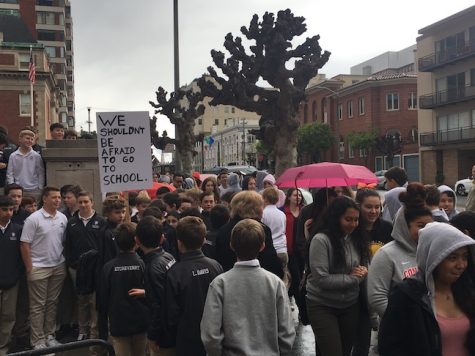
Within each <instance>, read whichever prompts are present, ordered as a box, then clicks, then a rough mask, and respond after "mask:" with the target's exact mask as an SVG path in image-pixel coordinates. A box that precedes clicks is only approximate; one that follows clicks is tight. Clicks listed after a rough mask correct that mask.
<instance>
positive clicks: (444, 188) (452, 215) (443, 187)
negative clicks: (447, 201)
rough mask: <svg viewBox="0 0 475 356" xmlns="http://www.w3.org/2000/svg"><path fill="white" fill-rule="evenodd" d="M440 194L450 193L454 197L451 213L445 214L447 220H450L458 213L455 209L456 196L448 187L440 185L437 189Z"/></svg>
mask: <svg viewBox="0 0 475 356" xmlns="http://www.w3.org/2000/svg"><path fill="white" fill-rule="evenodd" d="M438 189H439V192H440V194H442V193H446V192H451V193H452V194H453V196H454V209H453V210H452V211H449V212H447V215H448V217H449V220H450V219H452V218H453V217H454V216H455V215H457V214H458V213H459V211H458V210H457V209H456V208H455V207H456V206H457V194H455V192H454V191H453V190H452V188H450V187H449V186H448V185H441V186H439V187H438Z"/></svg>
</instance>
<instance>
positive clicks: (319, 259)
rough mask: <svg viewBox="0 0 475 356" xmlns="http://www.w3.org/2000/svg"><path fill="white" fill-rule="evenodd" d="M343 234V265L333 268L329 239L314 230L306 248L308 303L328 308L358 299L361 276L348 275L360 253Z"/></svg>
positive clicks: (358, 263)
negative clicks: (307, 254)
mask: <svg viewBox="0 0 475 356" xmlns="http://www.w3.org/2000/svg"><path fill="white" fill-rule="evenodd" d="M353 239H354V237H351V236H347V237H346V238H345V240H344V242H343V246H344V248H345V257H346V266H345V267H344V268H339V269H336V268H335V267H334V263H333V247H332V244H331V242H330V238H329V237H328V236H327V235H325V234H323V233H318V234H316V235H315V237H314V238H313V239H312V242H311V243H310V250H309V262H310V275H309V276H308V279H307V299H308V301H309V302H311V303H315V304H319V305H324V306H328V307H331V308H338V309H342V308H347V307H349V306H351V305H353V304H354V303H356V302H357V301H358V296H359V292H360V283H361V282H362V279H361V278H358V277H356V276H351V275H350V273H351V270H352V269H353V268H354V267H356V266H358V265H360V254H359V253H358V250H357V249H356V247H355V244H354V243H353Z"/></svg>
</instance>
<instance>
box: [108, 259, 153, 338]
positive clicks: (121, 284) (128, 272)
mask: <svg viewBox="0 0 475 356" xmlns="http://www.w3.org/2000/svg"><path fill="white" fill-rule="evenodd" d="M144 272H145V265H144V263H143V261H142V260H141V259H140V258H139V257H138V255H137V254H136V253H135V252H124V253H120V254H119V255H118V256H117V257H116V258H114V259H113V260H111V261H109V262H107V263H106V265H105V266H104V269H103V277H102V293H101V298H102V302H101V304H102V305H106V306H107V308H105V312H106V313H107V315H108V317H109V328H110V334H111V335H112V336H119V337H120V336H132V335H135V334H140V333H145V332H146V331H147V328H148V325H149V312H148V308H147V306H146V304H145V298H140V297H132V296H129V293H128V292H129V290H131V289H133V288H141V289H143V287H144V283H143V277H144Z"/></svg>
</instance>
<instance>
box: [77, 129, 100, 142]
mask: <svg viewBox="0 0 475 356" xmlns="http://www.w3.org/2000/svg"><path fill="white" fill-rule="evenodd" d="M79 136H80V138H82V139H83V140H96V139H97V132H96V131H91V132H88V131H84V130H83V128H82V127H81V131H80V132H79Z"/></svg>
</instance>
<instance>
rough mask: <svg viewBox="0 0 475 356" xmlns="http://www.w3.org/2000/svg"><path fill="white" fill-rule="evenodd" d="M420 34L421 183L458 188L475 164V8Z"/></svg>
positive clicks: (418, 83) (430, 26)
mask: <svg viewBox="0 0 475 356" xmlns="http://www.w3.org/2000/svg"><path fill="white" fill-rule="evenodd" d="M419 34H420V36H419V37H418V38H417V59H418V60H417V64H418V70H419V75H418V80H417V85H418V92H419V95H420V97H419V115H418V122H419V132H420V155H421V179H422V181H423V182H426V183H433V182H436V181H442V180H443V181H444V183H446V184H449V185H452V184H454V183H455V182H456V181H457V180H458V179H459V178H466V177H467V176H469V175H470V171H471V167H472V166H473V164H475V6H472V7H470V8H468V9H465V10H463V11H461V12H459V13H456V14H454V15H452V16H449V17H447V18H445V19H443V20H440V21H438V22H436V23H434V24H431V25H429V26H427V27H424V28H422V29H420V30H419ZM436 177H437V179H436Z"/></svg>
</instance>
